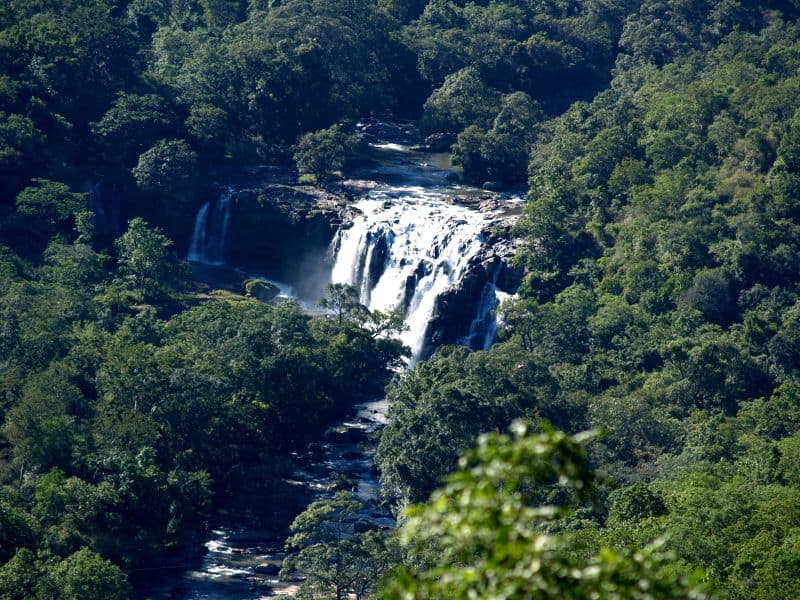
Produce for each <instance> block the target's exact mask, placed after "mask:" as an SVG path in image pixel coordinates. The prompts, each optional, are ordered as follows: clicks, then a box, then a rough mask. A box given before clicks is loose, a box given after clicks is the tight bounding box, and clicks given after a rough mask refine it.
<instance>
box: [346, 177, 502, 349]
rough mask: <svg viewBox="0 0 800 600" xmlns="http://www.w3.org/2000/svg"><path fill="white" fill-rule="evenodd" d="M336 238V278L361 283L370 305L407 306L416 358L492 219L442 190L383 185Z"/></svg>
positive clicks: (408, 337) (407, 337)
mask: <svg viewBox="0 0 800 600" xmlns="http://www.w3.org/2000/svg"><path fill="white" fill-rule="evenodd" d="M355 207H356V208H357V209H359V210H360V211H361V213H362V214H361V215H360V216H359V217H358V218H356V220H355V222H354V223H353V225H352V227H350V228H349V229H346V230H343V231H341V232H340V234H339V239H338V240H337V241H336V247H338V251H337V252H336V255H335V261H334V267H333V272H332V277H331V279H332V281H333V282H334V283H347V284H350V285H353V286H355V287H356V288H357V289H358V290H359V291H360V294H361V302H362V303H363V304H365V305H366V306H367V307H369V309H370V310H380V311H389V310H394V309H398V308H400V309H403V310H404V312H405V317H406V318H405V324H406V327H407V329H406V330H405V331H404V332H403V333H402V334H401V339H402V340H403V342H404V343H405V344H406V345H407V346H409V347H410V348H411V351H412V363H413V362H415V361H416V360H418V359H419V358H420V356H421V355H422V354H423V352H424V351H425V343H426V332H427V329H428V324H429V322H430V320H431V317H432V316H433V314H434V310H435V308H436V300H437V298H438V297H439V296H441V295H442V294H443V293H444V292H446V291H447V290H448V289H450V288H452V287H453V286H454V285H455V284H457V283H458V282H459V281H460V280H461V279H462V277H463V275H464V274H465V272H466V270H467V267H468V265H469V263H470V260H471V259H473V258H474V257H475V256H476V254H478V252H480V250H481V248H482V247H483V244H484V241H483V235H482V232H483V231H484V230H485V228H486V226H487V224H488V223H489V222H490V220H491V216H489V215H485V214H483V213H479V212H477V211H474V210H470V209H468V208H466V207H463V206H458V205H453V204H448V203H447V202H445V201H444V194H443V191H442V190H437V189H435V188H433V189H431V188H425V187H413V186H399V187H389V186H387V187H381V188H378V189H375V190H373V191H372V192H371V193H370V194H369V196H368V197H367V198H365V199H363V200H360V201H358V202H356V203H355Z"/></svg>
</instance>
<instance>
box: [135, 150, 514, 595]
mask: <svg viewBox="0 0 800 600" xmlns="http://www.w3.org/2000/svg"><path fill="white" fill-rule="evenodd" d="M372 148H373V152H374V159H373V160H372V161H370V162H369V163H368V164H366V165H365V166H364V167H362V168H361V169H358V170H356V171H355V172H354V173H353V174H352V175H353V179H352V180H351V181H350V182H349V183H350V185H352V186H354V187H356V188H359V189H363V190H364V192H363V196H362V197H361V198H360V199H358V200H356V201H355V202H354V207H355V208H356V209H358V211H359V216H357V217H356V218H355V219H354V221H353V223H352V224H351V226H349V227H347V228H346V229H342V230H341V231H340V232H339V233H338V234H337V236H336V238H335V240H334V242H333V243H332V247H331V260H330V265H329V272H330V280H331V281H333V282H337V283H349V284H352V285H355V286H356V287H357V288H358V289H359V292H360V295H361V301H362V303H364V304H365V305H367V306H368V307H369V308H371V309H373V310H391V309H400V310H402V311H403V312H404V314H405V322H406V330H405V331H404V332H403V333H402V339H403V341H404V342H405V343H406V345H407V346H409V347H410V348H411V349H412V359H411V366H413V363H414V362H415V361H417V360H420V359H424V358H426V357H427V356H428V355H429V354H430V353H431V352H432V350H433V349H434V347H435V341H434V340H433V336H432V333H431V331H430V330H429V328H430V322H431V320H432V319H433V318H434V317H435V315H436V313H437V310H439V309H437V307H438V306H439V304H438V303H439V299H440V298H442V297H443V296H444V295H446V294H448V293H452V291H453V290H454V289H456V288H458V287H459V286H460V285H461V284H462V280H463V279H464V278H465V277H467V276H468V273H469V272H470V269H471V268H473V269H474V266H475V264H476V261H477V260H478V259H480V258H481V256H482V254H481V253H485V251H486V250H487V242H486V232H487V231H488V230H489V229H490V228H491V227H492V226H495V225H497V224H499V223H501V222H503V220H504V219H507V218H508V216H509V215H513V214H514V213H516V212H518V211H519V208H520V207H521V204H522V200H521V198H519V197H518V196H514V195H512V194H506V195H503V194H487V193H486V192H484V191H482V190H478V189H475V188H469V187H464V186H459V185H457V184H456V183H454V182H453V171H452V169H451V167H450V165H449V162H448V161H447V158H446V156H444V155H441V154H430V153H422V152H415V151H413V150H412V149H411V148H410V147H408V146H403V145H400V144H395V143H376V144H374V145H373V146H372ZM233 194H234V191H233V190H231V189H227V188H226V189H225V190H224V191H223V192H222V193H221V196H220V200H219V201H218V202H217V204H216V205H214V206H212V205H210V204H205V205H204V206H203V207H202V208H201V209H200V213H198V216H197V218H196V219H195V223H194V230H193V231H194V233H193V237H192V244H191V248H190V256H189V259H190V260H193V261H195V262H199V263H203V264H208V265H219V264H220V263H224V247H225V236H227V235H228V225H229V212H227V211H230V210H231V206H232V202H231V197H232V195H233ZM479 205H481V208H482V210H477V207H478V206H479ZM491 264H492V265H494V266H491V267H487V268H485V269H484V270H483V271H482V272H483V275H482V277H483V280H482V281H480V282H479V285H478V287H477V288H476V290H477V292H476V293H473V294H472V296H473V298H472V300H471V302H472V304H473V306H470V307H467V314H470V315H471V316H470V317H469V319H467V322H466V323H465V324H464V332H463V336H462V337H461V338H460V340H459V341H461V342H462V343H465V344H468V345H472V346H473V347H477V348H484V347H488V346H489V345H491V342H492V341H493V336H494V330H495V319H494V316H493V313H492V311H493V310H494V308H495V307H496V306H497V303H498V302H499V301H500V300H501V299H502V298H503V297H505V296H506V295H507V293H505V292H502V291H501V290H500V289H499V288H498V286H497V278H498V273H499V271H498V269H499V268H500V267H499V266H498V265H497V263H496V262H494V263H491ZM281 286H282V289H283V290H284V291H286V290H289V292H288V293H284V295H291V293H290V290H291V287H290V286H287V285H285V284H281ZM305 300H306V301H308V300H309V299H305ZM386 410H387V407H386V402H385V401H384V400H376V401H374V402H369V403H364V404H358V405H357V406H355V407H354V409H353V411H352V413H351V416H350V417H349V418H347V419H346V420H344V421H343V422H341V423H339V424H337V425H335V426H334V427H331V428H330V429H329V431H328V432H327V433H326V435H325V438H324V439H323V440H321V441H320V442H319V443H318V444H314V445H312V447H311V448H310V449H309V451H308V452H306V453H303V454H297V455H295V456H294V457H293V461H294V464H295V467H294V469H293V470H292V471H291V474H290V475H289V476H288V477H286V478H285V480H284V481H283V483H282V485H280V486H277V487H276V488H275V489H274V490H271V492H270V493H268V494H266V495H264V494H262V495H256V496H254V497H252V498H246V499H239V502H238V505H239V506H240V508H239V509H235V508H233V509H231V510H228V511H227V512H226V513H224V514H223V515H222V516H221V517H219V519H218V521H217V522H215V523H213V524H209V527H208V532H207V536H206V539H205V542H204V543H203V544H202V545H198V548H197V551H196V552H194V553H192V554H191V555H182V556H181V557H180V558H179V559H176V560H175V561H173V562H172V563H168V564H165V565H163V566H162V567H160V568H158V569H155V570H153V571H152V572H151V573H148V572H137V573H134V578H135V581H136V583H137V592H138V595H139V596H140V597H142V598H147V599H152V600H166V599H183V600H196V599H197V600H199V599H207V600H245V599H247V600H251V599H255V598H265V597H274V596H276V595H291V594H292V592H293V591H294V590H295V589H296V586H297V583H298V582H293V581H289V582H284V581H279V579H278V575H277V573H278V570H279V569H280V564H281V562H282V560H283V558H284V557H285V556H286V554H285V550H284V547H283V545H284V540H285V538H286V533H287V531H286V527H287V526H288V524H289V523H290V522H291V520H292V518H293V517H294V516H295V515H297V514H299V513H300V512H302V510H303V509H304V508H305V507H306V506H307V505H308V504H309V503H310V502H312V501H314V500H317V499H322V498H328V497H331V496H332V495H333V493H334V492H335V491H336V490H337V489H352V490H353V492H354V494H355V496H356V498H357V499H358V500H360V501H361V502H362V503H363V504H364V509H363V511H361V513H360V514H359V515H358V517H357V519H356V525H357V526H359V527H364V528H382V529H390V528H392V527H393V526H394V520H393V517H392V515H391V514H390V512H389V511H388V509H387V507H385V506H383V505H382V504H381V502H380V494H379V482H378V479H377V475H376V472H375V469H374V462H373V457H374V453H375V448H376V444H377V441H376V440H377V432H378V431H379V429H380V427H381V426H382V424H383V423H384V422H385V419H386ZM248 505H249V506H248Z"/></svg>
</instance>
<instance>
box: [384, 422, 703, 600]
mask: <svg viewBox="0 0 800 600" xmlns="http://www.w3.org/2000/svg"><path fill="white" fill-rule="evenodd" d="M513 430H514V437H513V438H510V437H507V436H501V435H497V434H491V435H486V436H482V437H481V438H480V439H479V441H478V447H477V448H476V449H475V450H474V451H471V452H469V453H467V454H466V455H465V456H464V458H463V459H462V460H461V462H460V469H459V471H457V472H456V473H454V474H453V475H451V476H450V477H449V478H448V481H447V484H446V485H445V486H444V487H443V488H442V489H441V490H439V491H437V492H435V493H434V494H433V496H432V497H431V499H430V500H429V501H428V502H427V503H426V504H423V505H418V506H415V507H412V508H411V509H410V510H409V511H408V513H407V514H408V520H407V521H406V522H405V524H404V525H403V527H402V528H401V531H400V535H401V538H402V539H403V541H404V543H405V544H406V545H409V546H410V548H411V553H412V556H413V554H414V553H415V552H416V553H421V556H422V557H423V561H428V563H429V564H428V565H427V566H426V567H423V568H422V569H421V570H418V569H415V568H414V567H412V568H410V569H409V568H408V567H406V568H402V569H400V570H398V571H397V572H396V573H394V574H393V575H392V577H391V579H390V581H389V583H388V585H387V586H386V589H384V590H383V591H382V594H381V597H383V598H420V599H422V598H431V599H433V598H442V599H443V598H456V599H461V598H537V599H539V598H542V599H544V598H553V599H555V598H587V599H588V598H598V597H603V598H628V599H641V600H645V599H659V598H663V599H667V598H674V599H676V600H677V599H678V598H682V599H683V598H707V597H708V594H707V593H706V591H704V589H703V587H702V586H700V585H699V579H700V574H699V573H695V574H692V575H691V576H690V577H688V576H686V575H682V574H679V573H678V572H676V571H675V570H674V569H673V568H672V559H671V556H670V555H669V554H667V553H665V552H664V551H663V550H662V549H661V546H660V544H653V545H650V546H647V547H645V548H642V549H640V550H637V551H634V550H620V551H614V550H610V549H603V550H601V551H599V552H598V553H597V554H594V555H592V556H590V557H589V558H587V559H581V558H580V556H579V554H578V553H577V552H576V551H575V548H573V547H572V546H571V542H570V539H569V537H565V536H558V535H549V534H546V533H544V532H543V531H542V528H543V526H544V525H545V524H547V523H548V522H551V521H553V520H554V519H557V518H558V517H560V516H563V515H564V514H565V512H564V511H565V509H564V507H563V505H561V506H552V505H540V504H538V503H537V502H536V494H535V491H536V489H537V488H539V487H541V486H545V485H547V486H550V485H553V484H557V485H558V486H559V487H561V488H563V489H564V490H565V491H566V492H567V493H568V494H570V495H573V496H574V497H575V499H577V500H579V501H580V500H586V499H588V498H590V497H591V494H592V489H593V478H592V475H591V472H590V471H589V469H588V467H587V465H586V464H585V462H584V458H583V452H582V449H581V442H583V441H585V437H584V436H579V437H575V438H572V437H570V436H568V435H565V434H563V433H556V432H549V433H544V434H539V435H527V429H526V427H525V426H524V425H522V424H521V423H516V424H515V425H514V426H513ZM412 560H413V559H412ZM412 564H413V563H412ZM423 564H425V563H424V562H423Z"/></svg>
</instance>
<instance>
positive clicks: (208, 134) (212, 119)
mask: <svg viewBox="0 0 800 600" xmlns="http://www.w3.org/2000/svg"><path fill="white" fill-rule="evenodd" d="M186 129H187V130H188V131H189V135H190V136H191V137H192V139H194V140H195V141H196V142H197V143H198V144H200V146H201V147H203V148H205V149H206V150H208V151H210V152H211V153H212V154H214V155H217V154H219V153H220V152H221V150H223V149H224V147H225V139H226V137H227V136H228V114H227V113H226V112H225V111H224V110H222V109H221V108H217V107H216V106H212V105H211V104H196V105H194V106H192V108H191V110H190V111H189V116H188V117H187V118H186Z"/></svg>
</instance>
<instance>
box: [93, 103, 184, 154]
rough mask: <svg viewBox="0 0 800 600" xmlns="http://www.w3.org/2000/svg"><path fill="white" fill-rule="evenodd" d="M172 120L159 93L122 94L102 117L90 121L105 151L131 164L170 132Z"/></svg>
mask: <svg viewBox="0 0 800 600" xmlns="http://www.w3.org/2000/svg"><path fill="white" fill-rule="evenodd" d="M173 120H174V119H173V118H172V116H171V115H170V109H169V107H168V106H167V103H166V102H165V100H164V99H163V98H162V97H161V96H158V95H156V94H146V95H141V96H140V95H136V94H121V95H120V96H119V97H118V98H117V99H116V100H115V101H114V104H113V105H112V106H111V108H109V109H108V111H106V113H105V114H104V115H103V117H102V118H101V119H100V120H99V121H97V122H96V123H92V133H93V134H94V135H96V136H97V137H98V138H99V139H100V141H101V143H102V144H103V146H104V148H105V150H106V152H107V153H108V154H110V155H112V156H113V157H114V158H115V159H116V160H120V161H121V162H122V163H123V164H130V163H131V162H133V161H134V160H136V159H137V158H138V157H139V155H140V154H142V153H143V152H144V151H145V150H147V149H148V148H149V147H150V146H151V145H153V144H154V143H155V142H156V141H157V140H158V139H159V138H163V137H164V136H165V135H167V134H168V133H169V131H170V129H171V127H172V122H173Z"/></svg>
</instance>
